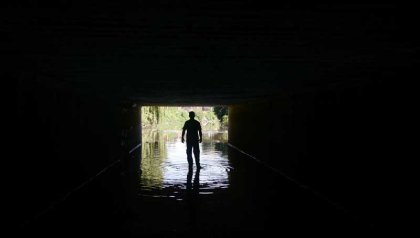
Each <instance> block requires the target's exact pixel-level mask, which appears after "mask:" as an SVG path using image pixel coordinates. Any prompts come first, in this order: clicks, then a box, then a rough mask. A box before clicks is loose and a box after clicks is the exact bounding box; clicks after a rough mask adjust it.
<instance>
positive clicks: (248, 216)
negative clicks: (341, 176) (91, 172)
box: [19, 137, 374, 237]
mask: <svg viewBox="0 0 420 238" xmlns="http://www.w3.org/2000/svg"><path fill="white" fill-rule="evenodd" d="M166 141H167V142H168V141H169V143H166V145H165V148H164V150H160V151H159V148H158V147H156V146H157V145H156V144H154V145H153V146H152V148H154V150H153V151H154V152H156V153H154V154H153V153H152V154H153V155H152V157H149V159H152V160H148V159H147V158H146V157H147V156H150V154H149V155H145V154H144V153H145V151H147V149H145V147H144V146H146V143H145V142H146V141H143V143H144V144H145V145H144V146H143V148H142V150H143V155H142V157H143V160H142V161H141V168H142V170H141V172H140V171H138V170H136V169H133V167H132V169H131V171H123V173H122V172H121V171H122V168H121V164H116V166H114V167H113V168H112V169H110V170H109V171H107V172H106V173H104V174H103V175H102V176H100V177H98V178H97V179H95V180H94V181H92V182H91V183H89V184H88V185H87V186H84V187H83V188H81V189H80V190H78V191H77V192H75V193H74V194H73V195H72V196H70V197H69V198H67V199H66V200H65V201H63V202H62V203H59V204H57V206H55V207H54V208H53V209H51V210H50V211H49V212H48V213H46V214H44V215H42V216H41V217H39V218H37V219H35V220H34V221H32V222H30V223H29V224H28V225H26V226H24V227H22V228H21V229H20V230H19V233H20V232H23V233H25V235H38V234H39V235H44V236H59V237H62V236H76V235H77V236H81V235H83V236H85V235H94V236H108V235H112V236H114V235H118V236H136V237H137V236H138V237H190V236H191V237H193V236H194V237H198V236H200V237H227V236H232V235H264V236H268V235H269V236H282V235H285V234H295V235H300V234H311V235H315V234H317V235H318V234H323V235H327V234H328V235H333V236H343V235H349V234H356V235H357V234H362V232H363V234H366V233H365V232H372V231H374V230H373V228H372V227H371V226H369V225H368V224H366V223H365V222H363V221H361V220H359V219H357V217H356V216H354V214H349V213H346V212H345V211H343V210H340V209H338V208H337V207H335V206H334V205H332V204H330V203H328V202H327V201H325V200H323V199H321V198H319V197H317V196H315V195H314V194H312V193H311V192H310V191H307V190H305V189H302V188H301V187H299V186H296V184H294V183H293V182H291V181H289V180H287V179H285V178H284V177H282V176H281V175H279V174H276V173H275V172H273V171H271V170H269V169H267V168H266V167H264V166H262V165H260V164H258V163H256V162H255V161H253V160H252V159H250V158H248V157H247V156H245V155H243V154H242V153H240V152H238V151H237V150H235V149H233V148H230V147H229V146H227V144H226V142H225V141H223V140H215V138H214V137H211V138H210V139H209V140H204V141H203V144H202V145H201V148H202V158H201V161H202V164H203V168H202V169H201V170H197V169H196V168H195V167H194V168H193V169H192V170H188V166H187V161H186V157H185V160H183V159H182V157H183V156H184V155H182V153H178V152H179V151H182V147H180V148H181V150H178V149H177V150H174V149H175V147H178V146H180V145H179V144H178V143H179V142H177V139H174V140H173V141H172V142H170V140H166ZM181 146H182V145H181ZM156 148H157V149H156ZM171 149H172V150H171ZM162 151H166V153H165V154H164V155H162V153H161V152H162ZM177 151H178V152H177ZM157 157H160V159H161V160H160V161H159V160H158V159H156V158H157ZM162 157H165V158H162ZM138 162H139V161H132V163H133V166H134V168H135V167H136V165H137V166H138ZM146 163H149V164H148V165H147V164H146ZM147 169H148V171H147ZM152 170H154V171H152Z"/></svg>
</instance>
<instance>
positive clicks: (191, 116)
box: [189, 111, 195, 119]
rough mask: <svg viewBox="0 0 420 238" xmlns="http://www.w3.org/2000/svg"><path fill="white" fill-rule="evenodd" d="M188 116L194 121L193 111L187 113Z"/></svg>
mask: <svg viewBox="0 0 420 238" xmlns="http://www.w3.org/2000/svg"><path fill="white" fill-rule="evenodd" d="M189 116H190V118H191V119H194V117H195V113H194V112H193V111H191V112H190V113H189Z"/></svg>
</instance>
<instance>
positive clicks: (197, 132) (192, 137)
mask: <svg viewBox="0 0 420 238" xmlns="http://www.w3.org/2000/svg"><path fill="white" fill-rule="evenodd" d="M189 116H190V120H188V121H186V122H185V124H184V127H183V128H182V143H184V135H185V131H187V160H188V165H189V167H192V165H193V160H192V150H193V149H194V157H195V165H196V166H197V169H199V168H201V166H200V147H199V144H198V143H201V142H202V141H203V140H202V139H203V134H202V133H201V125H200V122H198V121H196V120H194V117H195V113H194V112H192V111H191V112H190V113H189Z"/></svg>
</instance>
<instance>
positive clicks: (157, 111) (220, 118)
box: [141, 106, 228, 130]
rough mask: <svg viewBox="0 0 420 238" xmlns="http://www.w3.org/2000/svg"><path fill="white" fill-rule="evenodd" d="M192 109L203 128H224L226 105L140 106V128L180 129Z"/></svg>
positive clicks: (226, 124)
mask: <svg viewBox="0 0 420 238" xmlns="http://www.w3.org/2000/svg"><path fill="white" fill-rule="evenodd" d="M189 111H194V112H195V114H196V117H195V119H196V120H198V121H199V122H200V123H201V126H202V127H203V130H219V129H226V128H227V126H228V116H227V114H228V110H227V107H223V106H217V107H158V106H143V107H142V108H141V121H142V128H147V129H159V130H181V129H182V127H183V126H184V123H185V121H186V120H189V117H188V112H189Z"/></svg>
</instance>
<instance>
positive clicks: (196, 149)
mask: <svg viewBox="0 0 420 238" xmlns="http://www.w3.org/2000/svg"><path fill="white" fill-rule="evenodd" d="M194 157H195V165H196V166H197V168H200V167H201V166H200V146H199V143H198V141H197V142H194Z"/></svg>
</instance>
